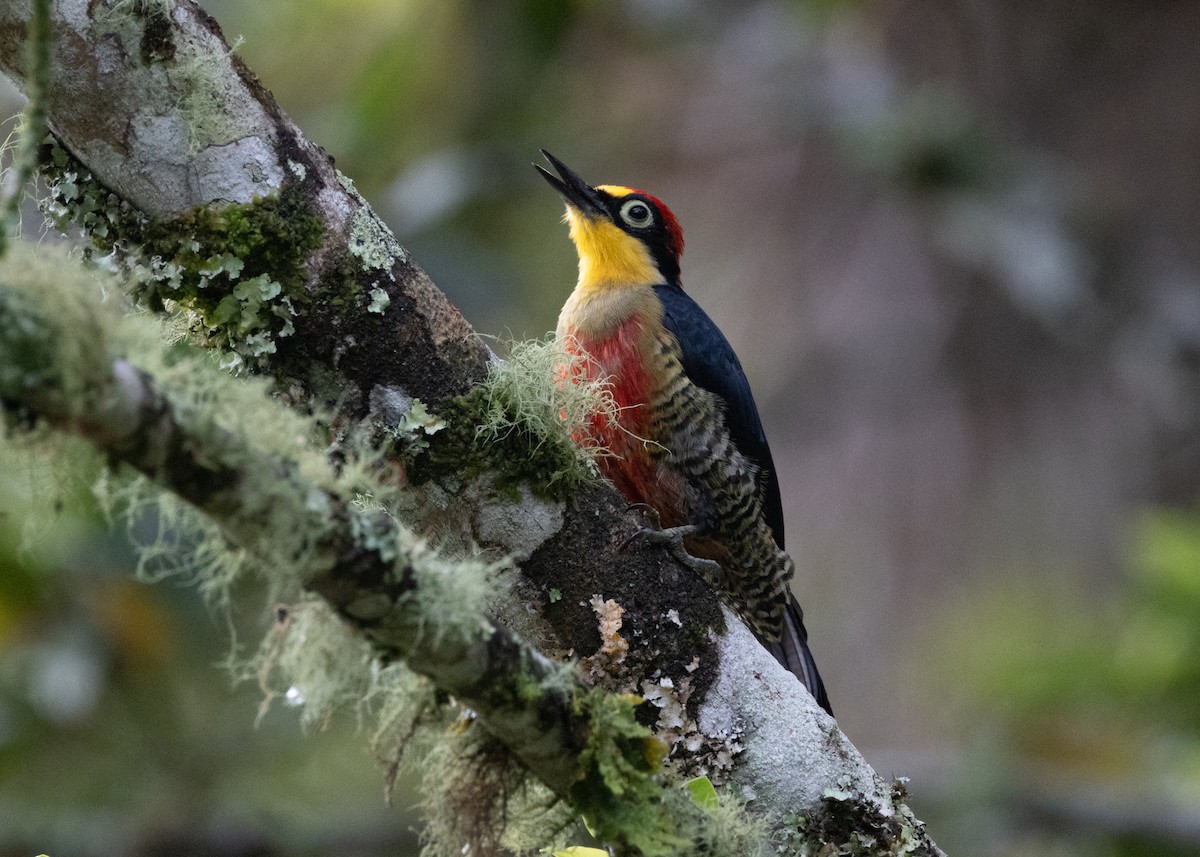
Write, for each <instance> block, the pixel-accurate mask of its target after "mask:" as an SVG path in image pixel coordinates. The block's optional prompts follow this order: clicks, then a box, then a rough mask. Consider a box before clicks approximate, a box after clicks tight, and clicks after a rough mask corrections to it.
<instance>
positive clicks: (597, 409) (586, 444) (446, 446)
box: [405, 340, 619, 499]
mask: <svg viewBox="0 0 1200 857" xmlns="http://www.w3.org/2000/svg"><path fill="white" fill-rule="evenodd" d="M584 360H586V358H584V357H580V356H578V355H573V354H570V353H568V352H567V351H566V349H565V347H564V346H563V344H562V343H560V342H558V341H554V340H550V341H540V342H539V341H533V342H518V343H514V344H513V345H512V347H511V349H510V353H509V357H508V359H507V360H505V361H504V362H502V363H498V364H495V365H493V366H492V367H490V369H489V371H488V377H487V378H486V379H485V380H484V381H483V383H481V384H479V385H478V386H477V387H475V388H474V389H473V390H472V391H471V392H469V393H467V394H465V395H463V396H459V397H458V398H456V399H452V400H450V401H448V402H445V403H443V404H442V405H441V406H440V407H439V411H438V413H439V415H440V416H441V417H443V418H444V419H445V422H446V424H447V428H446V430H445V431H443V432H441V433H440V434H438V435H437V436H436V437H433V438H429V439H428V444H427V445H424V446H420V448H419V449H417V450H413V449H411V448H409V449H406V450H405V451H406V453H408V454H410V455H411V454H412V453H413V452H414V451H415V452H418V453H419V454H418V455H417V456H416V457H415V458H414V459H413V461H412V465H413V468H412V474H413V478H414V480H416V481H423V480H426V479H429V478H433V477H436V476H440V475H444V474H447V473H456V474H459V475H465V476H467V477H468V478H470V477H472V476H474V475H478V474H482V473H488V474H490V475H491V476H492V477H493V479H495V480H496V484H497V486H498V487H501V488H505V487H508V488H510V489H512V490H516V489H517V488H518V487H519V486H521V485H527V486H528V487H529V488H530V489H531V490H532V491H533V492H534V493H535V494H536V495H538V496H540V497H549V498H552V499H562V498H564V497H566V496H568V495H569V494H571V493H572V492H573V491H574V490H575V489H576V488H577V487H578V486H579V485H580V484H583V483H586V482H589V481H593V480H595V479H597V478H598V477H599V470H598V468H597V466H596V459H597V458H598V457H600V456H602V455H605V454H606V451H605V448H604V447H602V446H601V445H600V444H599V443H598V442H596V441H595V439H594V438H593V434H592V432H591V431H590V428H589V426H590V425H591V424H592V421H593V420H597V419H598V420H613V419H615V418H616V416H617V414H618V412H619V408H618V407H617V404H616V401H615V399H614V398H613V395H612V387H611V384H610V383H609V381H608V380H607V379H606V378H600V379H597V380H588V379H587V374H586V373H585V372H584V371H582V370H583V368H584V366H583V363H582V361H584Z"/></svg>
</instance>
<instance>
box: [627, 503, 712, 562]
mask: <svg viewBox="0 0 1200 857" xmlns="http://www.w3.org/2000/svg"><path fill="white" fill-rule="evenodd" d="M629 508H630V510H633V509H638V510H640V511H641V512H642V514H643V515H644V516H645V519H646V524H645V526H643V527H642V528H641V529H639V530H637V532H635V533H634V534H633V535H632V536H630V537H629V538H627V539H626V540H625V542H624V543H623V544H622V545H621V549H622V550H624V549H625V548H627V547H629V545H631V544H633V543H634V542H638V541H644V542H647V543H649V544H652V545H662V546H663V547H665V548H666V549H667V550H668V551H669V552H670V554H671V556H673V557H674V558H675V559H676V561H677V562H679V564H680V565H683V566H685V567H687V568H690V569H691V570H692V571H694V572H695V573H696V574H698V575H700V576H701V577H702V578H703V579H705V580H711V579H712V578H713V577H714V575H716V574H718V573H719V572H720V570H721V564H720V563H718V562H716V561H714V560H711V559H701V558H700V557H697V556H692V555H691V554H690V553H688V552H687V548H686V547H684V544H683V540H684V539H685V538H686V537H687V536H694V535H696V534H697V533H699V532H700V528H699V527H697V526H696V525H695V524H684V525H682V526H679V527H667V528H666V529H664V528H663V526H662V520H661V518H660V517H659V514H658V510H657V509H655V508H653V507H652V506H647V505H646V504H645V503H635V504H634V505H632V506H630V507H629Z"/></svg>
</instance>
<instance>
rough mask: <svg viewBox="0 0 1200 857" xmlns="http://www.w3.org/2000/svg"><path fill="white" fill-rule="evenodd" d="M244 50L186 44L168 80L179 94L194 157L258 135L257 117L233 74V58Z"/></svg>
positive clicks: (236, 45) (181, 46)
mask: <svg viewBox="0 0 1200 857" xmlns="http://www.w3.org/2000/svg"><path fill="white" fill-rule="evenodd" d="M240 46H241V39H237V40H235V41H234V43H233V44H232V45H230V47H229V48H228V50H224V51H212V50H210V49H209V48H207V47H206V46H201V45H200V44H199V43H196V42H190V41H182V42H181V43H180V44H179V46H178V50H177V53H176V56H175V62H174V64H173V65H172V66H171V68H169V69H168V72H167V77H168V79H169V80H170V82H171V85H172V87H174V89H175V92H176V102H175V106H176V108H177V109H178V110H179V113H180V115H181V116H182V117H183V120H184V124H185V126H186V127H187V130H188V148H189V151H190V152H191V153H192V154H195V153H196V152H199V151H200V150H201V149H204V148H205V147H207V146H223V145H226V144H229V143H232V142H234V141H235V140H240V139H242V138H243V137H246V136H248V135H249V134H251V133H253V131H254V120H253V118H252V117H253V115H254V114H253V113H252V112H251V111H248V110H246V109H245V108H244V105H243V104H242V100H243V93H242V92H240V91H239V90H238V89H237V88H235V84H234V81H237V80H238V78H237V76H236V75H231V74H229V70H228V64H229V62H230V60H229V57H230V56H231V55H232V54H233V52H234V51H236V50H237V49H238V48H239V47H240Z"/></svg>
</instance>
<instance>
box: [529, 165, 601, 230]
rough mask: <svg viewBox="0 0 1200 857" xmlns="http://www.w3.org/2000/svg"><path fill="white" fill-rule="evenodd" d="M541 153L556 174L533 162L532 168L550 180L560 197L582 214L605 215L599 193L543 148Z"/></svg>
mask: <svg viewBox="0 0 1200 857" xmlns="http://www.w3.org/2000/svg"><path fill="white" fill-rule="evenodd" d="M542 154H543V155H544V156H545V158H546V160H547V161H549V162H550V164H551V166H553V167H554V169H556V170H558V175H557V176H556V175H554V173H552V172H550V171H549V170H547V169H546V168H545V167H543V166H541V165H540V164H534V165H533V166H534V168H535V169H537V171H538V172H539V173H541V174H542V178H544V179H545V180H546V181H548V182H550V185H551V187H553V188H554V189H555V190H556V191H558V192H559V193H560V194H562V198H563V199H564V200H566V202H567V204H568V205H571V206H574V207H575V208H577V209H579V210H580V211H581V212H583V213H584V214H588V215H597V214H603V215H606V216H607V214H608V210H607V209H606V208H605V207H604V200H603V199H601V198H600V194H598V193H597V192H596V191H595V190H594V189H593V188H592V187H591V186H590V185H588V183H587V182H585V181H584V180H583V179H581V178H580V177H579V176H578V174H576V173H575V171H574V170H572V169H571V168H570V167H568V166H567V165H566V164H564V163H563V162H562V161H560V160H559V159H558V158H556V157H554V156H553V155H552V154H550V153H549V152H547V151H546V150H545V149H542ZM560 176H561V178H560Z"/></svg>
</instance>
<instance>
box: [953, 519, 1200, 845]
mask: <svg viewBox="0 0 1200 857" xmlns="http://www.w3.org/2000/svg"><path fill="white" fill-rule="evenodd" d="M1135 530H1136V531H1135V533H1134V535H1133V537H1132V539H1131V545H1132V548H1131V557H1130V562H1129V566H1128V576H1127V578H1126V579H1124V580H1122V581H1120V583H1119V584H1118V585H1117V586H1115V587H1113V588H1112V589H1111V590H1108V591H1096V590H1095V589H1093V588H1091V587H1095V586H1096V584H1094V583H1088V582H1085V581H1076V582H1075V583H1071V581H1070V580H1069V578H1068V576H1065V575H1062V574H1044V575H1038V576H1034V577H1030V576H1028V575H1020V574H1011V573H1010V574H1003V575H997V577H996V579H995V580H994V581H992V582H990V583H987V584H984V585H983V586H982V587H979V588H975V589H973V590H971V591H970V592H969V593H967V594H965V595H964V597H963V598H962V599H961V601H960V602H959V603H958V604H956V605H953V606H952V607H951V609H949V610H948V611H947V612H946V617H947V622H946V624H945V625H944V626H943V627H942V628H941V630H940V631H938V632H937V634H935V639H936V643H935V651H936V652H937V653H938V654H936V655H934V656H933V663H932V664H931V667H932V668H931V669H930V670H929V674H932V675H937V676H939V677H940V679H941V681H944V682H946V685H945V686H944V687H941V688H939V690H940V693H935V695H934V698H936V699H938V700H939V701H941V702H943V703H948V704H949V708H948V710H946V711H944V712H942V718H944V720H945V721H947V722H952V723H954V724H957V727H953V726H951V727H949V728H951V729H954V728H957V729H958V730H960V731H963V732H964V734H963V736H962V740H963V743H964V745H966V746H972V747H974V751H975V753H976V754H977V759H976V763H977V764H978V765H983V766H986V767H988V768H990V773H989V774H988V776H987V777H986V778H985V779H990V780H991V781H992V783H991V786H990V787H989V788H986V789H984V790H983V792H982V794H976V795H975V798H974V800H980V799H983V800H987V801H989V802H991V804H992V805H991V811H992V812H993V813H998V814H1000V815H1004V814H1005V813H1008V812H1017V813H1020V814H1023V815H1025V816H1029V815H1030V814H1033V815H1035V816H1036V817H1039V818H1041V819H1042V821H1041V826H1042V827H1044V828H1046V830H1047V833H1046V841H1049V842H1053V841H1054V840H1055V839H1056V838H1061V837H1056V836H1055V835H1053V834H1052V833H1050V832H1048V831H1050V830H1052V829H1053V826H1054V825H1053V822H1054V821H1055V820H1056V819H1057V821H1058V822H1060V823H1061V822H1068V823H1069V826H1079V827H1080V828H1081V829H1082V830H1089V828H1090V831H1089V832H1088V834H1087V835H1085V836H1084V837H1081V838H1080V839H1079V840H1078V841H1077V847H1078V848H1079V849H1080V850H1078V851H1072V852H1071V853H1079V854H1097V855H1142V854H1147V855H1148V854H1156V855H1171V854H1195V853H1197V850H1196V845H1195V841H1194V837H1195V832H1196V829H1197V823H1198V822H1200V818H1198V817H1197V814H1196V812H1195V807H1197V806H1198V805H1200V514H1198V513H1196V512H1195V511H1180V510H1159V511H1155V512H1151V513H1147V514H1146V515H1144V516H1143V518H1142V520H1141V521H1140V523H1139V524H1138V525H1137V526H1136V528H1135ZM979 774H980V770H979V768H978V767H975V766H971V767H969V768H968V769H967V770H965V771H964V772H963V774H962V776H966V777H969V778H972V779H976V778H977V777H978V775H979ZM1088 793H1092V795H1093V799H1094V800H1095V805H1093V806H1091V807H1088V808H1086V809H1085V808H1084V807H1082V806H1079V805H1077V802H1078V801H1079V798H1078V794H1088ZM1100 796H1102V799H1100ZM997 798H999V800H998V799H997ZM971 802H972V801H971V799H967V800H965V801H964V800H963V798H962V796H961V795H960V796H959V798H957V799H956V803H958V805H959V807H960V809H965V807H966V806H969V804H970V803H971ZM1085 803H1086V802H1085ZM979 810H980V807H978V806H976V810H975V811H977V812H978V811H979ZM1106 831H1107V832H1108V833H1109V834H1112V836H1111V838H1106V837H1105V836H1104V835H1103V834H1104V833H1105V832H1106ZM1089 840H1090V841H1091V844H1090V845H1087V844H1086V843H1087V842H1088V841H1089ZM942 844H943V845H944V846H945V847H952V845H951V842H948V841H946V840H945V838H944V839H943V842H942Z"/></svg>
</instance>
